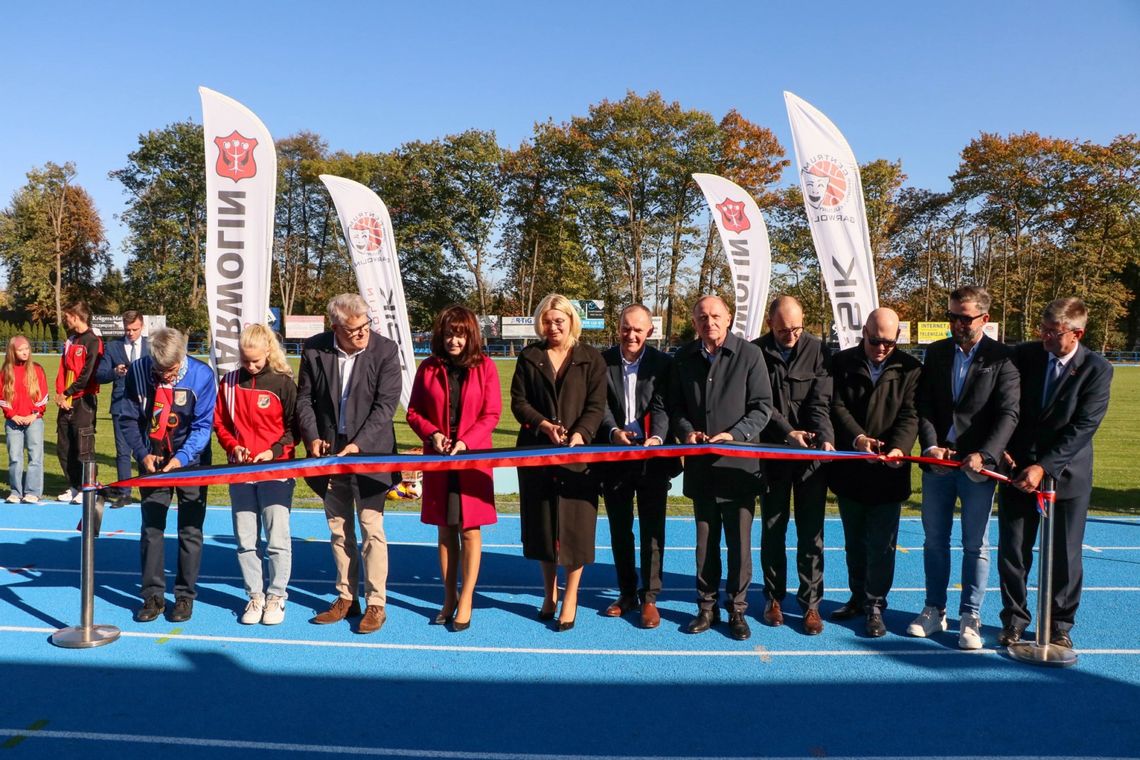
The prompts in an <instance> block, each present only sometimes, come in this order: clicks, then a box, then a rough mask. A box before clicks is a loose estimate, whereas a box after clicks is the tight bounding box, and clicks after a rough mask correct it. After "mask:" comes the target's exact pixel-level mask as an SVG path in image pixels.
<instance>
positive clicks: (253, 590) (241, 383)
mask: <svg viewBox="0 0 1140 760" xmlns="http://www.w3.org/2000/svg"><path fill="white" fill-rule="evenodd" d="M238 348H239V349H240V352H241V359H240V364H241V366H240V367H239V368H238V369H235V370H233V371H232V372H229V373H227V374H226V376H225V377H223V378H222V381H221V384H220V386H219V388H218V402H217V404H216V405H215V407H214V429H215V430H216V431H217V434H218V442H219V443H220V444H221V445H222V448H223V449H225V450H226V454H227V455H228V456H229V460H230V462H234V463H245V462H269V461H272V460H275V459H292V458H293V446H294V443H293V414H294V411H295V409H296V405H297V386H296V385H295V384H294V383H293V373H292V371H291V370H290V369H289V365H288V363H287V362H286V360H285V353H284V352H283V351H282V350H281V345H280V344H279V343H278V342H277V336H275V335H274V334H273V332H272V331H271V330H270V329H269V328H268V327H266V326H265V325H250V326H248V327H246V328H245V329H244V330H242V332H241V336H240V338H239V339H238ZM293 485H294V481H293V480H292V479H286V480H268V481H263V482H260V483H234V484H232V485H231V486H230V502H231V504H232V509H233V519H234V535H235V536H236V537H237V544H238V548H237V555H238V565H239V566H240V567H241V575H242V580H243V581H244V583H245V592H246V595H247V596H248V597H249V602H248V603H247V604H246V607H245V611H244V612H243V613H242V616H241V622H242V623H243V624H245V625H253V624H255V623H262V624H264V625H276V624H277V623H280V622H282V621H283V620H284V619H285V599H286V597H287V594H286V591H285V587H286V586H287V585H288V583H289V574H290V571H291V569H292V561H293V552H292V545H291V542H292V537H291V535H290V532H289V510H290V509H291V507H292V505H293ZM262 528H264V531H265V551H264V556H265V559H266V561H267V563H268V565H269V578H268V584H267V585H266V583H265V581H264V580H263V574H262V554H261V553H260V552H258V542H259V539H260V533H261V530H262Z"/></svg>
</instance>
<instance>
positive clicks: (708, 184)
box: [693, 174, 772, 340]
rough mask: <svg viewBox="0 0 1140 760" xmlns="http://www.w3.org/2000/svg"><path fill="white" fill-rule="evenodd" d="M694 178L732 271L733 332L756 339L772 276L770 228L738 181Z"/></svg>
mask: <svg viewBox="0 0 1140 760" xmlns="http://www.w3.org/2000/svg"><path fill="white" fill-rule="evenodd" d="M693 179H695V180H696V181H697V185H698V186H699V187H700V188H701V192H702V193H704V194H705V200H706V201H708V204H709V212H710V213H712V216H713V219H714V220H715V221H716V228H717V231H718V232H720V242H721V245H723V246H724V254H725V256H727V257H728V268H729V270H730V271H731V272H732V283H733V286H734V289H735V291H736V314H735V316H734V317H733V320H732V332H733V333H734V334H735V335H738V336H740V337H741V338H744V339H745V340H755V339H756V338H759V337H760V333H761V331H762V330H763V329H764V316H765V311H766V310H765V304H766V302H767V300H768V283H769V280H770V279H771V276H772V249H771V246H770V245H769V243H768V225H766V224H764V217H763V216H762V215H761V214H760V208H759V207H758V206H757V205H756V201H755V200H753V198H752V196H751V195H749V194H748V193H746V192H745V191H744V189H743V188H742V187H740V186H739V185H737V184H736V183H735V182H730V181H729V180H727V179H725V178H724V177H718V176H717V175H715V174H694V175H693Z"/></svg>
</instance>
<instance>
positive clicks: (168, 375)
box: [151, 364, 182, 383]
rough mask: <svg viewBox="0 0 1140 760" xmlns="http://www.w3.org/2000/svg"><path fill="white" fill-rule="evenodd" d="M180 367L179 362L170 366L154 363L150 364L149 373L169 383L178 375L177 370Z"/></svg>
mask: <svg viewBox="0 0 1140 760" xmlns="http://www.w3.org/2000/svg"><path fill="white" fill-rule="evenodd" d="M181 367H182V365H181V364H176V365H175V366H173V367H170V368H164V367H160V366H158V365H157V364H155V365H152V366H151V374H153V375H154V376H155V378H156V379H158V380H161V381H162V382H164V383H170V382H173V381H174V380H175V379H176V378H177V377H178V370H179V369H181Z"/></svg>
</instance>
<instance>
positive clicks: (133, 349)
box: [129, 343, 139, 362]
mask: <svg viewBox="0 0 1140 760" xmlns="http://www.w3.org/2000/svg"><path fill="white" fill-rule="evenodd" d="M138 352H139V344H138V343H132V344H131V354H130V357H129V358H130V361H132V362H133V361H134V360H135V359H137V358H139V354H138Z"/></svg>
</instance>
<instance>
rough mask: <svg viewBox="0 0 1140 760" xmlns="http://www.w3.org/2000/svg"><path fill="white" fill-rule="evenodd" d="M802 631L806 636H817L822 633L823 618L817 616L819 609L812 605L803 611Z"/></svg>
mask: <svg viewBox="0 0 1140 760" xmlns="http://www.w3.org/2000/svg"><path fill="white" fill-rule="evenodd" d="M804 633H806V634H807V635H808V636H818V635H819V634H821V633H823V620H821V619H820V617H819V610H817V609H816V608H815V607H812V608H811V609H810V610H808V611H807V612H805V613H804Z"/></svg>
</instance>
